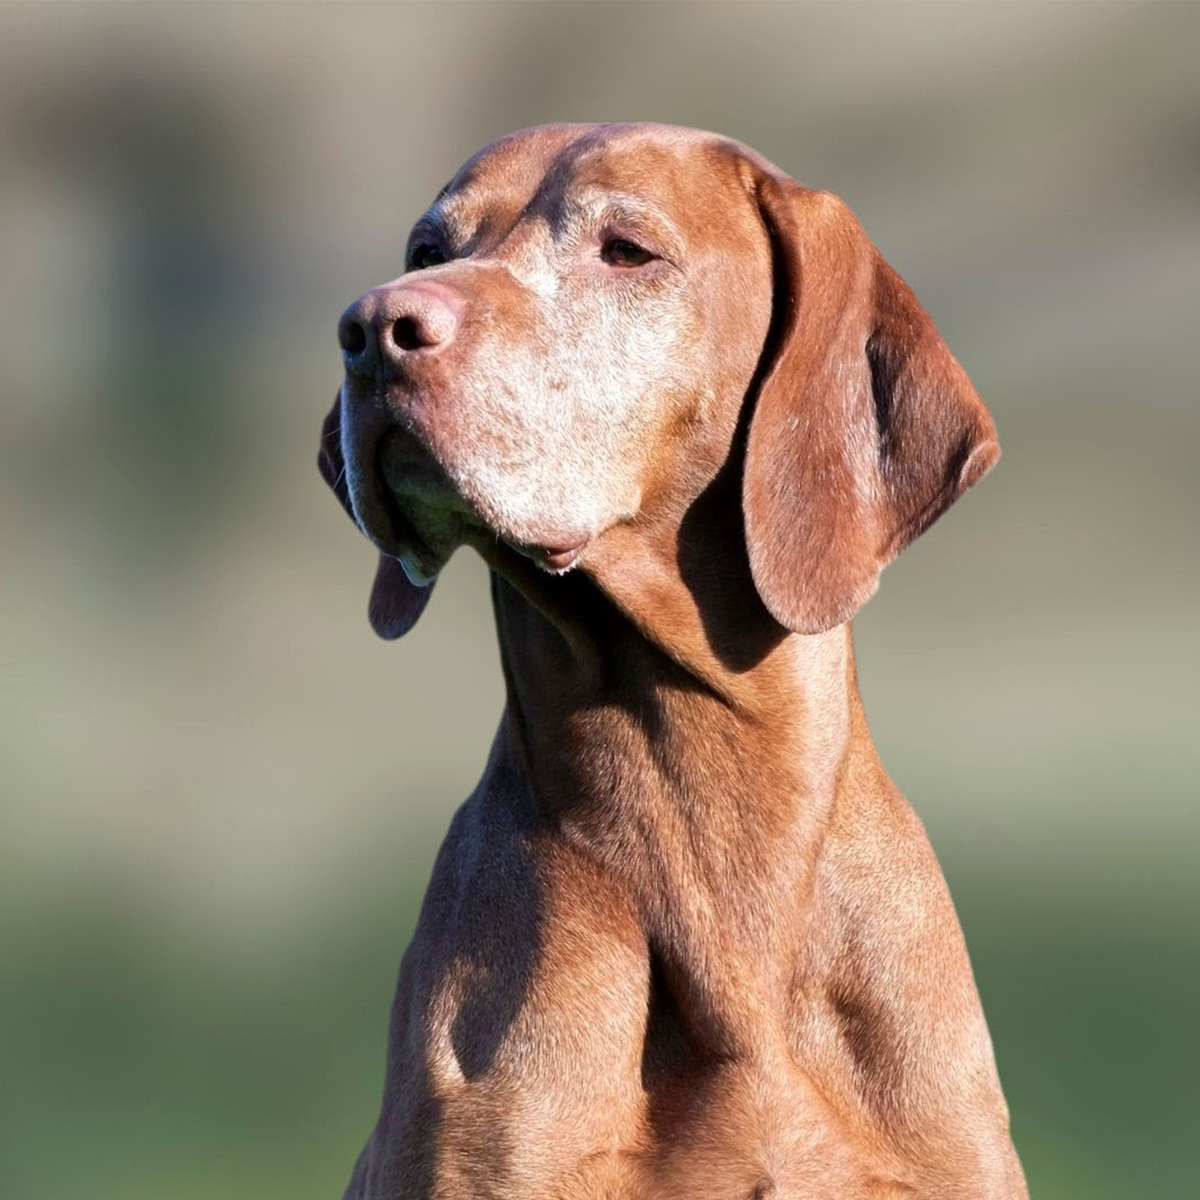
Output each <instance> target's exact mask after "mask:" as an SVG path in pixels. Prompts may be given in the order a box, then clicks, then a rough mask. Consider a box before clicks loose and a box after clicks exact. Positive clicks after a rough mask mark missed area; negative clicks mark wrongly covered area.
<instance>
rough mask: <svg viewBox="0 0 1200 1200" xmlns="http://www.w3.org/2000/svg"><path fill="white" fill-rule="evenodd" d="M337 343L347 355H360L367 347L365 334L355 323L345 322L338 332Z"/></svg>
mask: <svg viewBox="0 0 1200 1200" xmlns="http://www.w3.org/2000/svg"><path fill="white" fill-rule="evenodd" d="M338 341H339V342H340V343H341V347H342V349H343V350H345V351H346V353H347V354H361V353H362V352H363V351H364V350H365V349H366V347H367V334H366V331H365V330H364V329H363V327H362V326H361V325H360V324H359V323H358V322H357V321H345V322H343V324H342V327H341V328H340V329H339V330H338Z"/></svg>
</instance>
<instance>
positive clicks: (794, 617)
mask: <svg viewBox="0 0 1200 1200" xmlns="http://www.w3.org/2000/svg"><path fill="white" fill-rule="evenodd" d="M338 332H339V340H340V343H341V346H342V350H343V356H344V361H345V368H346V377H345V381H344V383H343V385H342V388H341V391H340V393H339V396H338V399H337V402H336V403H335V405H334V408H333V410H332V411H331V412H330V414H329V416H328V417H327V418H326V422H325V427H324V429H323V431H322V441H321V456H320V463H321V469H322V473H323V474H324V476H325V478H326V481H327V482H329V483H330V484H331V486H333V487H334V490H335V491H336V492H337V493H338V496H339V498H340V499H341V500H342V502H343V504H344V505H345V506H346V508H347V511H349V512H350V514H351V516H352V517H353V518H354V520H355V521H356V522H357V524H358V525H359V527H360V528H361V529H362V530H363V532H364V533H365V534H366V535H367V536H368V537H369V538H370V539H371V540H372V541H373V542H374V543H375V544H376V546H377V547H378V548H379V550H380V553H381V557H380V566H379V572H378V574H377V576H376V582H375V588H374V590H373V594H372V601H371V616H372V623H373V624H374V626H375V628H376V630H377V631H378V632H380V633H381V634H383V635H384V636H390V637H394V636H397V635H398V634H400V633H403V632H404V631H405V630H406V629H407V628H408V627H409V626H411V624H412V622H413V621H414V620H415V619H416V617H417V616H418V615H419V613H420V611H421V608H422V607H423V605H424V600H425V598H426V597H427V595H428V588H429V585H430V584H431V582H432V580H433V578H434V577H435V576H436V575H437V573H438V571H439V570H440V569H441V567H442V566H443V565H444V564H445V562H446V560H447V559H448V558H449V556H450V554H451V553H452V552H453V550H454V549H455V548H456V547H457V546H458V545H460V544H462V543H464V542H471V543H474V544H476V545H479V546H481V547H488V548H492V547H496V546H500V547H507V550H506V551H505V552H508V553H512V554H520V555H523V556H525V557H527V558H530V559H532V560H533V561H534V562H536V563H537V564H539V565H540V566H542V567H543V568H544V569H546V570H547V571H550V572H562V571H566V570H570V569H571V568H572V567H575V566H577V565H578V566H581V567H582V568H583V569H585V570H586V568H587V565H588V561H589V556H590V555H591V554H594V553H595V552H596V548H597V547H598V546H599V545H601V544H602V543H603V539H604V537H605V534H606V533H607V532H608V531H609V530H611V529H613V528H614V527H616V526H623V527H627V528H628V527H631V526H632V527H637V526H638V524H639V523H642V522H644V523H647V525H649V524H650V523H652V522H654V521H656V520H660V519H662V518H663V516H664V515H666V516H668V517H669V516H670V515H671V514H676V515H678V514H682V513H683V512H684V511H685V510H686V508H687V506H688V504H689V503H690V502H691V501H692V500H694V499H695V497H696V496H697V495H698V494H699V493H700V492H701V491H702V490H703V489H704V488H705V487H706V486H707V484H708V483H709V482H710V481H711V479H712V477H713V476H714V474H715V473H716V472H717V471H718V470H720V469H721V467H722V466H723V465H725V464H726V460H727V459H728V458H729V456H730V454H731V453H733V454H738V455H744V461H743V462H742V463H741V467H742V508H743V516H744V527H745V535H746V548H747V553H748V557H749V562H750V567H751V572H752V575H753V579H754V584H755V587H756V588H757V590H758V594H759V595H760V596H761V598H762V601H763V603H764V604H765V605H766V607H767V609H768V610H769V611H770V613H771V614H772V615H773V616H774V617H775V618H776V620H778V621H779V622H780V623H781V624H782V625H784V626H786V627H787V628H789V629H792V630H796V631H800V632H816V631H819V630H823V629H827V628H829V627H831V626H833V625H836V624H840V623H841V622H843V621H845V620H847V619H848V618H849V617H850V616H851V615H852V614H853V613H854V612H855V611H856V610H857V608H858V607H859V606H860V605H861V604H862V603H863V602H864V601H865V600H866V599H867V598H868V597H869V596H870V595H871V593H872V592H873V591H874V589H875V586H876V584H877V581H878V577H879V572H880V571H881V570H882V568H883V567H884V566H885V565H886V563H887V562H889V561H890V560H891V559H892V558H893V557H894V556H895V555H896V554H897V553H899V551H900V550H901V549H903V547H904V546H905V545H907V543H908V542H910V541H911V540H912V539H913V538H914V537H916V536H917V534H919V533H920V532H921V531H922V530H923V529H924V528H926V527H927V526H928V525H929V524H930V523H931V522H932V521H933V520H934V519H935V518H936V517H937V516H938V515H939V514H940V513H941V512H942V511H944V509H945V508H946V507H947V506H948V505H949V504H951V503H952V502H953V501H954V500H955V499H956V498H957V497H958V496H959V495H960V494H961V493H962V492H963V491H964V490H965V489H966V488H968V487H969V486H970V485H971V484H972V483H974V482H975V481H976V480H977V479H979V478H980V476H981V475H982V474H983V473H984V472H985V471H986V470H987V469H988V468H989V467H990V466H991V465H992V464H993V463H994V462H995V460H996V457H997V456H998V453H999V450H998V447H997V444H996V441H995V431H994V428H993V426H992V422H991V419H990V417H989V416H988V413H987V411H986V409H985V408H984V406H983V404H982V403H981V401H980V400H979V398H978V396H977V395H976V394H975V392H974V389H973V388H972V387H971V385H970V383H969V381H968V380H967V377H966V375H965V374H964V372H963V371H962V368H961V367H959V365H958V363H957V362H956V361H955V360H954V358H953V356H952V355H951V354H950V352H949V350H948V349H947V348H946V345H945V343H944V342H943V341H942V340H941V338H940V337H939V335H938V333H937V331H936V329H935V328H934V326H933V324H932V322H931V321H930V319H929V317H928V316H927V315H926V314H925V312H924V311H923V310H922V308H921V307H920V305H919V304H918V303H917V301H916V299H915V298H914V297H913V295H912V293H911V292H910V291H909V289H908V288H907V286H906V285H905V284H904V282H903V281H902V280H901V279H900V278H899V276H897V275H896V274H895V272H894V271H892V270H891V268H890V267H888V266H887V264H886V263H885V262H884V261H883V259H882V258H881V257H880V255H879V253H878V252H877V251H876V250H875V248H874V247H873V246H872V245H871V243H870V241H869V240H868V239H867V237H866V235H865V234H864V233H863V231H862V228H861V227H860V226H859V224H858V222H857V220H856V219H855V218H854V216H853V214H852V213H851V212H850V210H849V209H848V208H847V207H846V205H845V204H844V203H843V202H842V201H841V200H839V199H838V198H837V197H835V196H833V195H831V194H829V193H826V192H815V191H811V190H810V189H808V188H805V187H802V186H801V185H799V184H797V183H795V182H794V181H793V180H791V179H789V178H788V177H787V176H785V175H784V174H782V173H781V172H780V171H778V169H776V168H775V167H773V166H772V165H771V164H770V163H768V162H767V161H766V160H764V159H763V158H761V157H760V156H759V155H757V154H756V153H754V152H753V151H751V150H749V149H747V148H746V147H744V146H741V145H739V144H737V143H734V142H730V141H728V140H727V139H723V138H719V137H716V136H715V135H712V134H705V133H699V132H696V131H692V130H681V129H674V128H666V127H663V126H657V125H623V126H547V127H542V128H537V129H531V130H527V131H524V132H522V133H518V134H514V135H512V136H511V137H508V138H505V139H502V140H501V141H499V142H497V143H495V144H494V145H492V146H489V147H488V148H486V149H485V150H483V151H481V152H480V153H479V154H478V155H476V156H475V158H473V159H471V160H470V161H469V162H468V163H467V164H466V165H465V166H464V167H463V168H462V170H461V171H459V173H458V174H457V175H456V176H455V177H454V179H453V180H452V181H451V182H450V183H449V184H448V185H447V186H446V187H445V188H443V190H442V191H441V192H440V193H439V195H438V197H437V199H436V200H435V201H434V203H433V205H432V206H431V207H430V208H429V209H428V210H427V212H426V213H425V214H424V215H423V216H422V217H421V218H420V220H419V221H418V222H417V224H416V226H415V228H414V229H413V232H412V234H411V236H410V238H409V245H408V253H407V262H406V270H405V272H404V274H402V275H401V276H400V277H399V278H397V279H395V280H393V281H392V282H391V283H387V284H383V285H382V286H380V287H377V288H375V289H373V290H372V291H370V292H367V293H366V294H365V295H364V296H363V297H362V298H361V299H359V300H358V301H356V302H355V303H354V304H353V305H351V306H350V308H349V309H347V311H346V312H345V313H344V314H343V316H342V319H341V322H340V325H339V331H338ZM746 406H753V408H752V410H750V409H747V408H746ZM745 430H748V433H746V434H745V436H744V437H742V436H739V431H745ZM743 446H744V449H743Z"/></svg>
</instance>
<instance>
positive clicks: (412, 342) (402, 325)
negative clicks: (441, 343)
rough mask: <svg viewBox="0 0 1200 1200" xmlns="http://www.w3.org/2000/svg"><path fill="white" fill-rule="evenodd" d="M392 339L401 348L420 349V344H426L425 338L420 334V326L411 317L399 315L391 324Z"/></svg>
mask: <svg viewBox="0 0 1200 1200" xmlns="http://www.w3.org/2000/svg"><path fill="white" fill-rule="evenodd" d="M392 341H394V342H395V343H396V345H397V346H399V347H400V349H401V350H420V348H421V347H422V346H425V345H428V342H427V340H426V339H425V338H424V337H422V335H421V327H420V326H419V325H418V324H417V323H416V321H414V320H413V319H412V317H401V318H400V320H398V321H397V322H396V323H395V324H394V325H393V326H392Z"/></svg>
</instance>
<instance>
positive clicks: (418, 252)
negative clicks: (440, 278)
mask: <svg viewBox="0 0 1200 1200" xmlns="http://www.w3.org/2000/svg"><path fill="white" fill-rule="evenodd" d="M445 261H446V256H445V254H444V253H442V250H441V248H440V247H438V246H435V245H434V244H433V243H432V242H423V243H422V244H421V245H420V246H418V247H417V248H416V249H415V250H414V251H413V252H412V255H411V256H410V257H409V264H410V269H411V270H413V271H423V270H424V269H425V268H426V267H438V266H441V264H442V263H444V262H445Z"/></svg>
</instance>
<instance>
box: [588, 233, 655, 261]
mask: <svg viewBox="0 0 1200 1200" xmlns="http://www.w3.org/2000/svg"><path fill="white" fill-rule="evenodd" d="M600 257H601V258H602V259H604V261H605V262H606V263H608V265H609V266H610V267H644V266H645V265H646V264H647V263H648V262H651V261H652V260H653V259H654V258H656V257H657V255H654V254H651V253H650V251H649V250H647V249H646V248H645V247H644V246H639V245H637V243H636V242H627V241H625V239H624V238H609V240H608V241H607V242H605V243H604V246H603V247H602V248H601V250H600Z"/></svg>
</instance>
